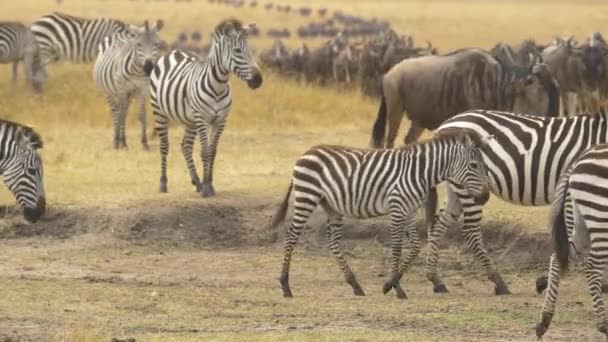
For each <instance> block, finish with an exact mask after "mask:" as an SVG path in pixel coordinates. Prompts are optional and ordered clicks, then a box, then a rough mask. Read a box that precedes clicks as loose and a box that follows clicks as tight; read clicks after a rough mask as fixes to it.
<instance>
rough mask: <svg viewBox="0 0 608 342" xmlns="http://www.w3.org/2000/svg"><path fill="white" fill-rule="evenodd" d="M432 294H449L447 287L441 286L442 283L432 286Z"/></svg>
mask: <svg viewBox="0 0 608 342" xmlns="http://www.w3.org/2000/svg"><path fill="white" fill-rule="evenodd" d="M433 292H434V293H450V291H449V290H448V288H447V286H445V284H443V283H442V284H437V285H435V286H433Z"/></svg>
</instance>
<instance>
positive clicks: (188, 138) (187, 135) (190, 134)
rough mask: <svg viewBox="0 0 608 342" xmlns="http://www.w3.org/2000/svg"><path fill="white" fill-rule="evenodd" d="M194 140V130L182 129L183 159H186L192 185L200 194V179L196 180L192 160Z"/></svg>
mask: <svg viewBox="0 0 608 342" xmlns="http://www.w3.org/2000/svg"><path fill="white" fill-rule="evenodd" d="M194 138H196V130H195V129H194V128H191V127H186V129H184V138H183V139H182V153H183V154H184V159H186V165H187V166H188V172H190V179H191V180H192V185H194V186H195V187H196V192H200V191H201V189H202V185H201V181H200V179H199V178H198V174H197V173H196V166H195V165H194V159H193V158H192V147H193V144H194Z"/></svg>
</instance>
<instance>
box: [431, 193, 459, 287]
mask: <svg viewBox="0 0 608 342" xmlns="http://www.w3.org/2000/svg"><path fill="white" fill-rule="evenodd" d="M457 191H464V190H463V189H459V188H457V187H456V186H455V185H452V184H450V185H449V186H448V187H447V188H446V202H445V209H443V210H441V211H440V212H439V213H438V214H437V216H436V219H435V222H433V224H432V225H431V226H430V231H429V232H428V243H427V244H428V246H429V250H428V253H427V259H426V266H427V271H426V278H427V279H428V280H429V281H430V282H432V283H433V292H435V293H447V292H449V291H448V288H447V287H446V286H445V283H444V282H443V280H441V278H440V277H439V274H438V272H437V264H438V259H439V242H440V241H441V239H442V238H443V236H444V235H445V232H446V230H447V229H448V228H449V227H453V226H454V225H455V224H456V223H457V222H458V219H459V218H460V215H461V214H462V206H461V204H460V199H459V196H458V193H457Z"/></svg>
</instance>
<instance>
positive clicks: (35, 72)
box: [0, 22, 46, 91]
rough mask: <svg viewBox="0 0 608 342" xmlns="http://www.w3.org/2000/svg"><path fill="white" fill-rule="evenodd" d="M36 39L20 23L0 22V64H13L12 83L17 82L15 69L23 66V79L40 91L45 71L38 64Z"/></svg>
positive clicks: (38, 54) (38, 55)
mask: <svg viewBox="0 0 608 342" xmlns="http://www.w3.org/2000/svg"><path fill="white" fill-rule="evenodd" d="M39 52H40V51H39V49H38V44H37V43H36V39H35V38H34V35H33V33H32V31H30V29H29V28H28V27H27V26H25V25H24V24H22V23H17V22H0V63H13V83H15V82H16V81H17V67H18V65H19V62H20V61H23V63H24V64H25V77H26V79H27V81H28V83H29V84H30V86H32V88H34V89H35V90H37V91H41V90H42V83H43V82H44V81H45V80H46V70H45V68H44V66H42V65H41V62H40V53H39Z"/></svg>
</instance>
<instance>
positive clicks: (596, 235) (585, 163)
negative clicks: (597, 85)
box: [536, 144, 608, 338]
mask: <svg viewBox="0 0 608 342" xmlns="http://www.w3.org/2000/svg"><path fill="white" fill-rule="evenodd" d="M551 225H552V232H553V240H554V247H555V252H554V253H553V255H551V260H550V266H549V279H548V286H549V287H548V288H547V291H546V292H545V300H544V304H543V309H542V314H541V322H539V323H538V324H537V325H536V335H537V336H538V337H539V338H540V337H542V336H543V335H544V333H545V332H546V331H547V329H548V328H549V325H550V324H551V319H552V318H553V314H554V313H555V303H556V301H557V296H558V290H559V281H560V272H561V273H563V272H564V271H565V270H566V269H567V268H568V262H569V260H568V259H569V257H570V255H572V256H574V257H576V258H577V259H578V258H580V257H582V259H583V265H584V270H585V275H586V278H587V287H588V289H589V292H590V294H591V297H592V299H593V309H594V311H595V316H596V320H597V323H596V324H597V328H598V330H599V331H600V332H601V333H603V334H605V335H606V337H607V338H608V320H607V319H606V309H605V307H604V302H603V300H602V280H601V278H602V274H603V273H604V272H605V269H606V265H607V264H608V144H602V145H596V146H594V147H592V148H590V149H588V150H587V151H585V152H584V153H582V154H581V155H580V156H579V157H578V158H577V159H576V160H575V161H574V162H573V163H572V166H571V168H570V169H569V170H568V171H566V172H565V173H564V175H563V177H562V179H561V181H560V183H559V185H558V187H557V189H556V194H555V199H554V201H553V203H552V215H551Z"/></svg>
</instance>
